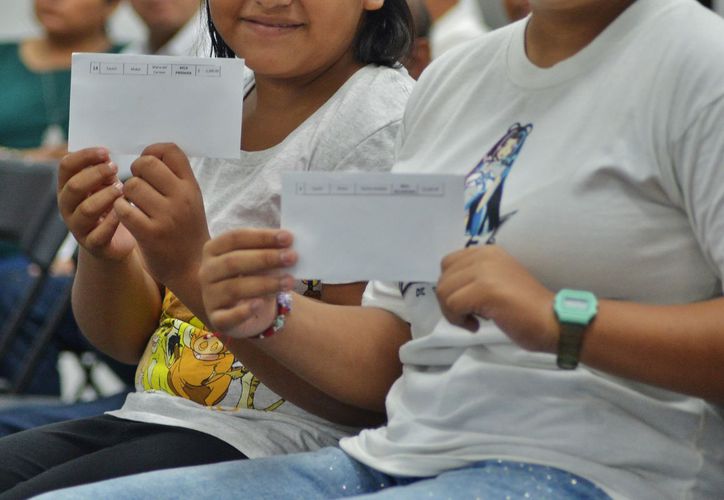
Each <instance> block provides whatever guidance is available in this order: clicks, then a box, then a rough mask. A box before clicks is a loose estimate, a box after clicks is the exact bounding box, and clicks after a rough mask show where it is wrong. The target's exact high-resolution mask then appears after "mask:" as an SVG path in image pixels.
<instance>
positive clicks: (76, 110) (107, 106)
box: [68, 53, 244, 158]
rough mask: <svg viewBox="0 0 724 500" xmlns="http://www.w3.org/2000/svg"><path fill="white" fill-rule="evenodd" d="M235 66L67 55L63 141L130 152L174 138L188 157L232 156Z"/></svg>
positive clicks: (239, 75)
mask: <svg viewBox="0 0 724 500" xmlns="http://www.w3.org/2000/svg"><path fill="white" fill-rule="evenodd" d="M243 72H244V64H243V61H242V60H240V59H210V58H201V57H199V58H197V57H173V56H146V55H127V54H97V53H76V54H73V63H72V69H71V89H70V126H69V137H68V147H69V149H70V150H71V151H76V150H78V149H82V148H86V147H95V146H103V147H106V148H108V150H109V151H110V152H111V155H114V154H115V155H138V154H139V153H141V151H143V149H144V148H145V147H146V146H148V145H150V144H153V143H156V142H175V143H176V144H178V145H179V146H180V147H181V149H183V150H184V152H185V153H186V154H187V155H188V156H194V157H210V158H239V149H240V137H241V110H242V102H243V97H244V96H243Z"/></svg>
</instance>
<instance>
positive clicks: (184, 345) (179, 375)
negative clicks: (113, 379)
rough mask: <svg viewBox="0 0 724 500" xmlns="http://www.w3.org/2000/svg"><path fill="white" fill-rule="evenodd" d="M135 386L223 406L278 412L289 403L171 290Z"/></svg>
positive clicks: (197, 401) (138, 372)
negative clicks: (244, 362)
mask: <svg viewBox="0 0 724 500" xmlns="http://www.w3.org/2000/svg"><path fill="white" fill-rule="evenodd" d="M136 390H137V391H139V392H143V391H162V392H165V393H168V394H171V395H173V396H180V397H182V398H185V399H190V400H191V401H194V402H195V403H198V404H200V405H203V406H213V407H217V408H220V409H237V408H247V409H257V410H275V409H277V408H279V407H280V406H281V405H282V404H283V403H284V400H283V399H280V398H279V397H278V396H277V395H275V394H274V393H272V392H271V391H269V390H268V389H265V388H264V386H261V385H260V381H259V379H258V378H256V377H255V376H254V374H253V373H251V372H250V371H249V370H248V369H247V368H245V367H244V365H242V364H241V362H240V361H238V360H237V359H236V357H235V356H234V354H232V353H231V351H229V350H228V349H226V347H225V346H224V344H223V342H222V341H221V340H220V339H219V338H218V337H217V336H215V335H214V334H213V333H211V332H209V331H208V330H206V328H205V327H204V325H203V323H202V322H201V321H200V320H199V319H198V318H196V317H195V316H194V315H193V314H192V313H191V312H190V311H189V310H188V309H187V308H186V307H185V306H184V305H183V304H182V303H181V301H179V300H178V298H176V296H174V294H173V293H171V292H170V291H167V292H166V296H165V297H164V301H163V310H162V314H161V321H160V322H159V326H158V328H157V329H156V331H155V332H154V333H153V335H152V336H151V339H150V341H149V343H148V345H147V346H146V351H145V352H144V354H143V357H142V358H141V362H140V363H139V365H138V369H137V371H136Z"/></svg>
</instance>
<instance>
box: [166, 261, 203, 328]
mask: <svg viewBox="0 0 724 500" xmlns="http://www.w3.org/2000/svg"><path fill="white" fill-rule="evenodd" d="M185 271H186V272H185V273H183V275H180V274H179V275H177V277H176V278H175V279H170V280H168V282H167V283H164V285H165V286H166V287H167V288H168V289H169V290H171V291H172V292H173V294H174V295H175V296H176V297H177V298H178V299H179V300H180V301H181V302H182V303H183V305H185V306H186V307H187V308H188V310H189V311H191V312H192V313H193V315H194V316H196V317H197V318H198V319H199V320H201V322H203V323H204V324H205V325H208V324H210V322H209V319H208V316H207V314H206V308H205V307H204V300H203V297H202V296H201V284H200V282H199V273H198V266H196V267H193V268H190V269H186V270H185Z"/></svg>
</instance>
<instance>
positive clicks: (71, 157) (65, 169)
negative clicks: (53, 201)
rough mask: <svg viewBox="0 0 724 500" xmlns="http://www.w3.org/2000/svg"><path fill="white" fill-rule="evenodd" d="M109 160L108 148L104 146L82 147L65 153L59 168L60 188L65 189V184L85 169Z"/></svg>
mask: <svg viewBox="0 0 724 500" xmlns="http://www.w3.org/2000/svg"><path fill="white" fill-rule="evenodd" d="M109 161H110V156H109V155H108V150H107V149H104V148H87V149H81V150H80V151H76V152H73V153H70V154H67V155H65V156H64V157H63V158H62V159H61V160H60V165H59V168H58V189H59V190H60V189H63V187H64V186H65V184H66V183H67V182H68V181H69V180H70V179H71V178H72V177H73V176H75V175H76V174H78V173H79V172H81V171H82V170H83V169H85V168H87V167H89V166H92V165H99V164H101V163H108V162H109Z"/></svg>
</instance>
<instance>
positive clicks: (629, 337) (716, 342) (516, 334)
mask: <svg viewBox="0 0 724 500" xmlns="http://www.w3.org/2000/svg"><path fill="white" fill-rule="evenodd" d="M437 292H438V297H439V301H440V305H441V308H442V311H443V314H445V317H446V318H447V319H448V321H450V322H451V323H453V324H456V325H459V326H462V327H464V328H467V329H469V330H471V331H475V330H476V329H477V320H475V319H474V317H473V315H477V316H480V317H483V318H487V319H489V320H491V321H494V322H495V323H496V324H497V325H498V326H499V327H500V328H501V329H502V330H503V331H504V332H505V333H506V334H507V335H508V336H509V337H510V338H511V340H513V341H514V342H516V343H517V344H518V345H520V346H521V347H523V348H525V349H528V350H531V351H540V352H549V353H555V352H556V351H557V345H558V332H559V327H558V322H557V320H556V318H555V315H554V313H553V307H552V305H553V297H554V293H553V292H552V291H550V290H548V289H546V288H545V287H543V285H541V284H540V282H538V281H537V280H536V279H535V278H534V277H533V276H532V275H530V273H528V272H527V271H526V270H525V269H524V268H523V267H522V266H521V265H520V264H519V263H518V262H517V261H515V259H513V258H512V257H511V256H510V255H508V254H507V253H506V252H505V251H504V250H502V249H501V248H497V247H495V246H485V247H480V248H468V249H466V250H461V251H459V252H456V253H453V254H451V255H449V256H448V257H446V258H445V260H444V261H443V274H442V276H441V278H440V282H439V284H438V288H437ZM722 324H724V299H723V298H717V299H713V300H708V301H704V302H698V303H691V304H680V305H664V306H661V305H645V304H638V303H631V302H622V301H613V300H601V301H599V312H598V314H597V316H596V318H595V320H594V321H593V323H592V324H591V325H590V326H589V327H588V329H587V330H586V333H585V337H584V342H583V349H582V352H581V361H582V362H583V363H585V364H586V365H588V366H590V367H591V368H595V369H598V370H602V371H605V372H607V373H610V374H612V375H616V376H620V377H625V378H629V379H632V380H636V381H639V382H643V383H647V384H651V385H656V386H660V387H663V388H665V389H668V390H671V391H677V392H682V393H686V394H690V395H692V396H697V397H701V398H705V399H708V400H711V401H717V402H724V378H722V377H721V367H722V366H724V334H722V328H721V325H722Z"/></svg>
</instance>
